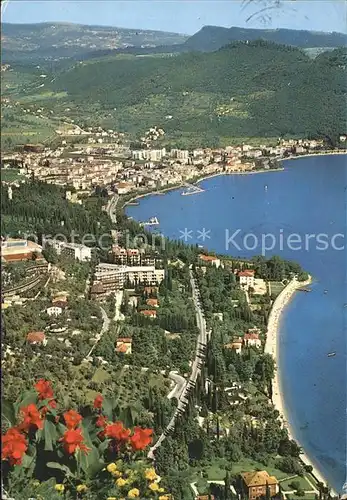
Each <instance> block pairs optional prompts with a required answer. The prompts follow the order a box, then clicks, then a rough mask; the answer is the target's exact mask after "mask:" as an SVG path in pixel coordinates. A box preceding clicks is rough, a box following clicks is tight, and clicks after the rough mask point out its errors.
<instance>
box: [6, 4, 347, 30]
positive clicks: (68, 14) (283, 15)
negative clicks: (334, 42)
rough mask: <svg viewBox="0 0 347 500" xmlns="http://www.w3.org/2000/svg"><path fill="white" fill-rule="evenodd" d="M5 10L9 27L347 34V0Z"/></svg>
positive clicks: (49, 6) (16, 6)
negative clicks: (75, 25)
mask: <svg viewBox="0 0 347 500" xmlns="http://www.w3.org/2000/svg"><path fill="white" fill-rule="evenodd" d="M278 1H279V2H280V6H279V7H277V8H276V7H275V4H276V3H277V2H278ZM245 3H246V5H245ZM247 4H248V5H247ZM3 9H4V11H3V15H2V22H9V23H34V22H46V21H48V22H58V21H60V22H72V23H80V24H94V25H104V26H117V27H123V28H137V29H152V30H160V31H170V32H177V33H184V34H188V35H192V34H193V33H196V32H197V31H198V30H199V29H201V28H202V27H203V26H205V25H215V26H225V27H231V26H242V27H249V28H264V27H267V28H280V27H281V28H292V29H307V30H314V31H340V32H346V31H347V2H346V1H345V0H305V1H299V0H294V1H289V0H253V1H247V0H246V2H242V1H239V0H156V1H155V0H151V1H148V0H134V1H132V0H105V1H104V0H94V1H84V0H69V1H61V0H60V1H55V0H42V1H31V0H9V1H6V0H5V6H4V7H3ZM261 9H265V10H264V11H263V17H261V16H260V15H259V14H257V13H258V12H259V11H260V10H261ZM252 16H253V17H252ZM250 17H251V18H250ZM249 18H250V19H249Z"/></svg>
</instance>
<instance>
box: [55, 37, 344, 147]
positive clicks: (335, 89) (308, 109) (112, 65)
mask: <svg viewBox="0 0 347 500" xmlns="http://www.w3.org/2000/svg"><path fill="white" fill-rule="evenodd" d="M345 53H346V50H345V49H339V50H335V51H332V52H330V53H325V54H322V55H320V56H318V57H317V58H316V59H314V60H312V59H310V58H309V57H308V56H307V55H305V54H304V53H303V52H302V51H300V50H298V49H295V48H291V47H285V46H279V45H275V44H272V43H267V42H261V41H258V42H252V43H249V44H246V43H235V44H233V45H230V46H228V47H226V48H223V49H221V50H219V51H217V52H214V53H208V54H206V53H205V54H204V53H189V54H182V55H177V56H174V57H161V58H160V57H135V56H122V57H120V56H118V57H108V58H104V59H100V60H92V61H87V62H84V63H83V64H79V65H76V66H75V67H74V68H73V69H70V70H68V71H65V72H64V73H62V74H61V75H60V76H59V78H56V80H55V82H54V83H53V90H54V91H55V92H66V93H67V95H68V99H69V100H70V101H71V102H73V103H74V105H75V106H77V107H78V109H79V110H80V112H82V110H88V109H89V110H90V109H93V110H94V111H95V110H97V112H98V113H100V114H105V113H106V112H107V113H108V115H110V116H109V118H108V124H109V125H113V127H114V128H116V127H120V128H122V129H124V130H126V131H130V132H131V133H133V134H139V133H141V132H143V131H144V130H146V128H147V127H148V126H153V125H158V126H161V127H163V128H164V130H165V131H166V134H167V136H169V137H170V138H177V139H178V138H179V139H182V138H187V137H188V138H190V139H194V138H200V139H201V137H203V138H205V139H206V138H209V140H210V141H212V142H218V141H219V138H223V137H226V138H229V137H250V136H257V137H259V136H261V137H266V136H272V137H276V136H285V135H287V136H288V135H290V136H296V135H297V136H309V135H316V134H317V132H319V131H325V132H327V133H329V134H331V133H336V132H337V131H341V130H344V129H345V111H344V110H345V90H346V85H345V81H346V80H345V66H344V64H342V63H343V58H344V57H345ZM114 108H116V110H115V109H114ZM200 142H201V141H200Z"/></svg>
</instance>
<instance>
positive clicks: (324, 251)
mask: <svg viewBox="0 0 347 500" xmlns="http://www.w3.org/2000/svg"><path fill="white" fill-rule="evenodd" d="M284 167H285V170H284V171H281V172H270V173H264V174H257V175H232V176H219V177H214V178H211V179H207V180H204V181H202V182H201V183H200V186H201V187H202V188H203V189H205V191H204V192H203V193H199V194H195V195H191V196H181V192H182V190H181V189H180V190H175V191H171V192H168V193H166V194H165V195H160V196H159V195H157V196H149V197H146V198H143V199H141V200H140V204H139V205H138V206H131V207H128V208H127V214H128V215H130V216H132V217H134V219H136V220H147V219H149V218H150V217H152V216H157V217H158V218H159V221H160V226H159V228H160V230H161V231H162V233H163V234H165V235H166V236H169V237H170V238H176V239H181V240H182V241H185V240H186V241H187V242H188V243H194V244H195V243H196V244H199V245H204V246H205V247H207V248H209V249H210V250H214V251H216V252H217V253H227V254H230V255H235V256H246V257H248V256H253V255H259V254H261V253H262V246H261V240H262V237H263V238H264V235H267V234H269V233H271V234H272V235H273V237H271V236H266V237H265V240H264V241H265V242H266V246H267V248H270V246H271V245H272V246H273V245H275V246H274V248H273V249H271V250H268V251H266V256H271V255H280V256H281V257H283V258H287V259H291V260H295V261H297V262H299V263H300V264H301V265H302V266H303V267H304V268H305V269H306V270H307V271H309V272H310V273H311V274H312V275H313V276H314V278H315V282H314V284H313V286H312V292H311V293H302V292H301V293H300V292H299V293H297V294H296V296H295V298H294V299H293V300H292V302H291V303H290V305H289V306H288V307H287V308H286V311H285V313H284V315H283V320H282V322H281V337H280V346H279V357H280V365H281V375H282V385H283V390H284V395H285V403H286V407H287V410H288V414H289V419H290V422H291V425H292V427H293V429H294V434H295V437H296V438H297V439H298V441H299V442H300V443H301V445H302V446H303V448H304V449H305V451H306V453H307V454H308V455H309V457H310V459H311V460H312V462H313V463H314V465H316V466H317V467H318V469H319V470H320V471H321V472H322V474H323V476H324V477H325V478H327V480H328V482H329V484H330V485H331V486H332V487H334V489H335V490H337V491H340V490H341V488H342V485H343V483H344V481H345V477H346V428H347V425H346V424H347V421H346V360H347V356H346V325H347V323H346V315H347V307H346V308H345V307H344V305H345V304H347V286H346V282H347V280H346V278H347V273H346V269H347V265H346V264H347V255H346V250H342V249H341V247H342V246H344V243H345V242H344V238H343V236H341V235H345V233H346V215H347V213H346V202H347V192H346V186H347V168H346V167H347V156H346V155H343V156H325V157H311V158H304V159H300V160H292V161H287V162H285V163H284ZM233 235H234V237H233V238H232V239H231V237H232V236H233ZM290 235H291V236H290ZM307 235H314V236H307ZM318 235H320V236H318ZM289 236H290V240H289V241H288V237H289ZM334 236H335V238H334ZM305 238H306V243H305ZM326 247H328V248H326ZM332 351H336V356H335V357H328V356H327V354H328V353H329V352H332Z"/></svg>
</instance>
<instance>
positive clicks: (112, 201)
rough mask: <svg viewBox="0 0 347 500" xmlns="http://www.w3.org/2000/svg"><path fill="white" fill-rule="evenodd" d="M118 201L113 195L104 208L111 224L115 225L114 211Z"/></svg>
mask: <svg viewBox="0 0 347 500" xmlns="http://www.w3.org/2000/svg"><path fill="white" fill-rule="evenodd" d="M118 200H119V195H118V194H115V195H114V196H112V198H111V199H110V201H109V202H108V204H107V207H106V212H107V213H108V215H109V217H110V219H111V221H112V222H113V224H116V223H117V215H116V210H117V203H118Z"/></svg>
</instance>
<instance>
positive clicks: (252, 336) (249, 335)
mask: <svg viewBox="0 0 347 500" xmlns="http://www.w3.org/2000/svg"><path fill="white" fill-rule="evenodd" d="M244 339H245V340H251V339H253V340H259V333H245V336H244Z"/></svg>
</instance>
